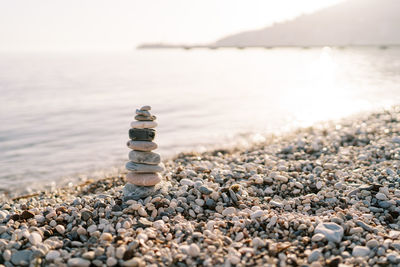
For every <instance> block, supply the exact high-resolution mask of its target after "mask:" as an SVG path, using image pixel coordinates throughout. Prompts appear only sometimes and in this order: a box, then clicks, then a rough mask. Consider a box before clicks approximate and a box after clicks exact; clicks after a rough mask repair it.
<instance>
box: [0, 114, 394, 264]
mask: <svg viewBox="0 0 400 267" xmlns="http://www.w3.org/2000/svg"><path fill="white" fill-rule="evenodd" d="M163 163H164V165H165V170H164V171H163V173H162V176H163V179H164V182H165V183H166V186H168V190H166V191H163V192H161V193H159V194H157V195H153V196H149V197H147V198H146V199H140V200H128V201H123V194H122V188H123V187H124V185H125V182H126V177H125V175H126V174H124V173H121V175H116V176H113V177H107V178H104V179H101V180H89V181H87V182H85V183H83V184H80V185H76V186H70V187H65V188H59V189H57V190H53V191H47V192H40V193H37V194H32V195H30V196H21V197H18V198H14V199H7V200H4V201H2V202H1V204H0V207H1V208H0V264H1V265H0V266H82V267H85V266H397V265H398V264H400V223H399V219H400V217H399V215H400V187H399V185H400V177H399V174H400V170H399V164H400V107H394V108H392V109H390V110H387V111H382V112H376V113H369V114H364V115H360V116H357V117H352V118H348V119H343V120H341V121H339V122H327V123H324V124H319V125H315V126H314V127H310V128H305V129H299V130H296V131H293V132H290V133H286V134H283V135H280V136H271V137H269V138H268V139H267V141H265V142H263V143H258V144H254V145H253V146H251V147H247V148H231V149H220V150H214V151H208V152H205V153H186V154H179V155H177V156H176V157H175V158H172V159H169V160H166V161H164V162H163Z"/></svg>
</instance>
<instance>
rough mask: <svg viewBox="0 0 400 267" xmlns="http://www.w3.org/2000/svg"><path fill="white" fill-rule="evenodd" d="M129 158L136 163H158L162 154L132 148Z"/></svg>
mask: <svg viewBox="0 0 400 267" xmlns="http://www.w3.org/2000/svg"><path fill="white" fill-rule="evenodd" d="M129 160H130V161H133V162H135V163H141V164H150V165H157V164H159V163H160V162H161V157H160V154H158V153H154V152H144V151H136V150H132V151H131V152H129Z"/></svg>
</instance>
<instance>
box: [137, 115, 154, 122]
mask: <svg viewBox="0 0 400 267" xmlns="http://www.w3.org/2000/svg"><path fill="white" fill-rule="evenodd" d="M156 119H157V117H156V116H154V115H151V116H150V117H149V116H143V115H136V116H135V120H138V121H154V120H156Z"/></svg>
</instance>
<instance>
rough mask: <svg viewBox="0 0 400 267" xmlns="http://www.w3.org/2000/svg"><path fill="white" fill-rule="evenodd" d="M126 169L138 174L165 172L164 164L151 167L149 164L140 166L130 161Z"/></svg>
mask: <svg viewBox="0 0 400 267" xmlns="http://www.w3.org/2000/svg"><path fill="white" fill-rule="evenodd" d="M125 167H126V169H127V170H128V171H131V172H136V173H149V172H162V171H164V164H162V163H161V164H159V165H149V164H140V163H135V162H132V161H129V162H127V163H126V165H125Z"/></svg>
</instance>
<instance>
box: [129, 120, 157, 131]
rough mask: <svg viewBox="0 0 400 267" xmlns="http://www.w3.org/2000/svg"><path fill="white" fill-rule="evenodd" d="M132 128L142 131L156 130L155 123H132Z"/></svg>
mask: <svg viewBox="0 0 400 267" xmlns="http://www.w3.org/2000/svg"><path fill="white" fill-rule="evenodd" d="M131 127H132V128H137V129H144V128H156V127H157V122H155V121H132V122H131Z"/></svg>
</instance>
